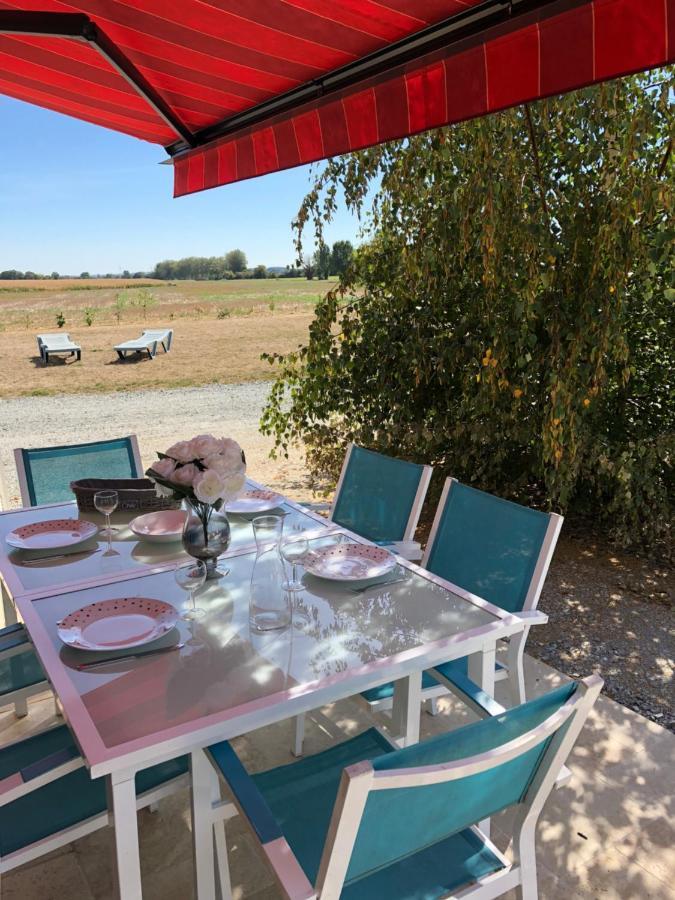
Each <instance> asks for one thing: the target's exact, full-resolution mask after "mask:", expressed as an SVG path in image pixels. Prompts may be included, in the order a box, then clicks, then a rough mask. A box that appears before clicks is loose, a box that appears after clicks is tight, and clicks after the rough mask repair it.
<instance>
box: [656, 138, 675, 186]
mask: <svg viewBox="0 0 675 900" xmlns="http://www.w3.org/2000/svg"><path fill="white" fill-rule="evenodd" d="M672 151H673V139H672V138H670V140H669V141H668V146H667V147H666V152H665V153H664V154H663V159H662V160H661V165H660V166H659V171H658V172H657V178H662V177H663V174H664V172H665V171H666V166H667V165H668V160H669V159H670V154H671V153H672Z"/></svg>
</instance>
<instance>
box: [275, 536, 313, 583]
mask: <svg viewBox="0 0 675 900" xmlns="http://www.w3.org/2000/svg"><path fill="white" fill-rule="evenodd" d="M280 550H281V555H282V557H283V558H284V559H285V560H286V562H287V563H290V564H291V578H290V580H287V581H284V583H283V585H282V587H283V589H284V590H285V591H302V590H304V588H305V586H304V584H303V583H302V582H301V581H299V579H298V563H299V562H300V560H301V559H302V558H303V557H304V556H305V554H306V553H307V551H308V550H309V543H308V541H307V539H306V538H302V537H300V538H298V537H292V538H289V539H287V540H285V541H283V543H282V544H281V548H280Z"/></svg>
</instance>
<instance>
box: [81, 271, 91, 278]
mask: <svg viewBox="0 0 675 900" xmlns="http://www.w3.org/2000/svg"><path fill="white" fill-rule="evenodd" d="M80 278H91V275H90V274H89V272H81V273H80Z"/></svg>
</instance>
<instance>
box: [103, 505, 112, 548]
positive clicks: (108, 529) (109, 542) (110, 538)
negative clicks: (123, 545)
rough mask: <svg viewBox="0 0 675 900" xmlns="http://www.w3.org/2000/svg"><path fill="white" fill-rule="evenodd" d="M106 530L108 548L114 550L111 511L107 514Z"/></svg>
mask: <svg viewBox="0 0 675 900" xmlns="http://www.w3.org/2000/svg"><path fill="white" fill-rule="evenodd" d="M105 523H106V531H107V532H108V550H112V531H111V529H110V513H106V514H105Z"/></svg>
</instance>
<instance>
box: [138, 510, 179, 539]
mask: <svg viewBox="0 0 675 900" xmlns="http://www.w3.org/2000/svg"><path fill="white" fill-rule="evenodd" d="M186 517H187V513H186V512H185V511H184V510H182V509H163V510H161V511H160V512H152V513H146V514H145V515H144V516H136V518H135V519H133V520H132V521H131V522H130V523H129V528H130V529H131V531H133V533H134V534H135V535H136V537H137V538H140V539H141V540H142V541H148V542H149V543H151V544H169V543H171V542H172V541H179V540H180V539H181V537H182V536H183V525H184V524H185V519H186Z"/></svg>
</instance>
